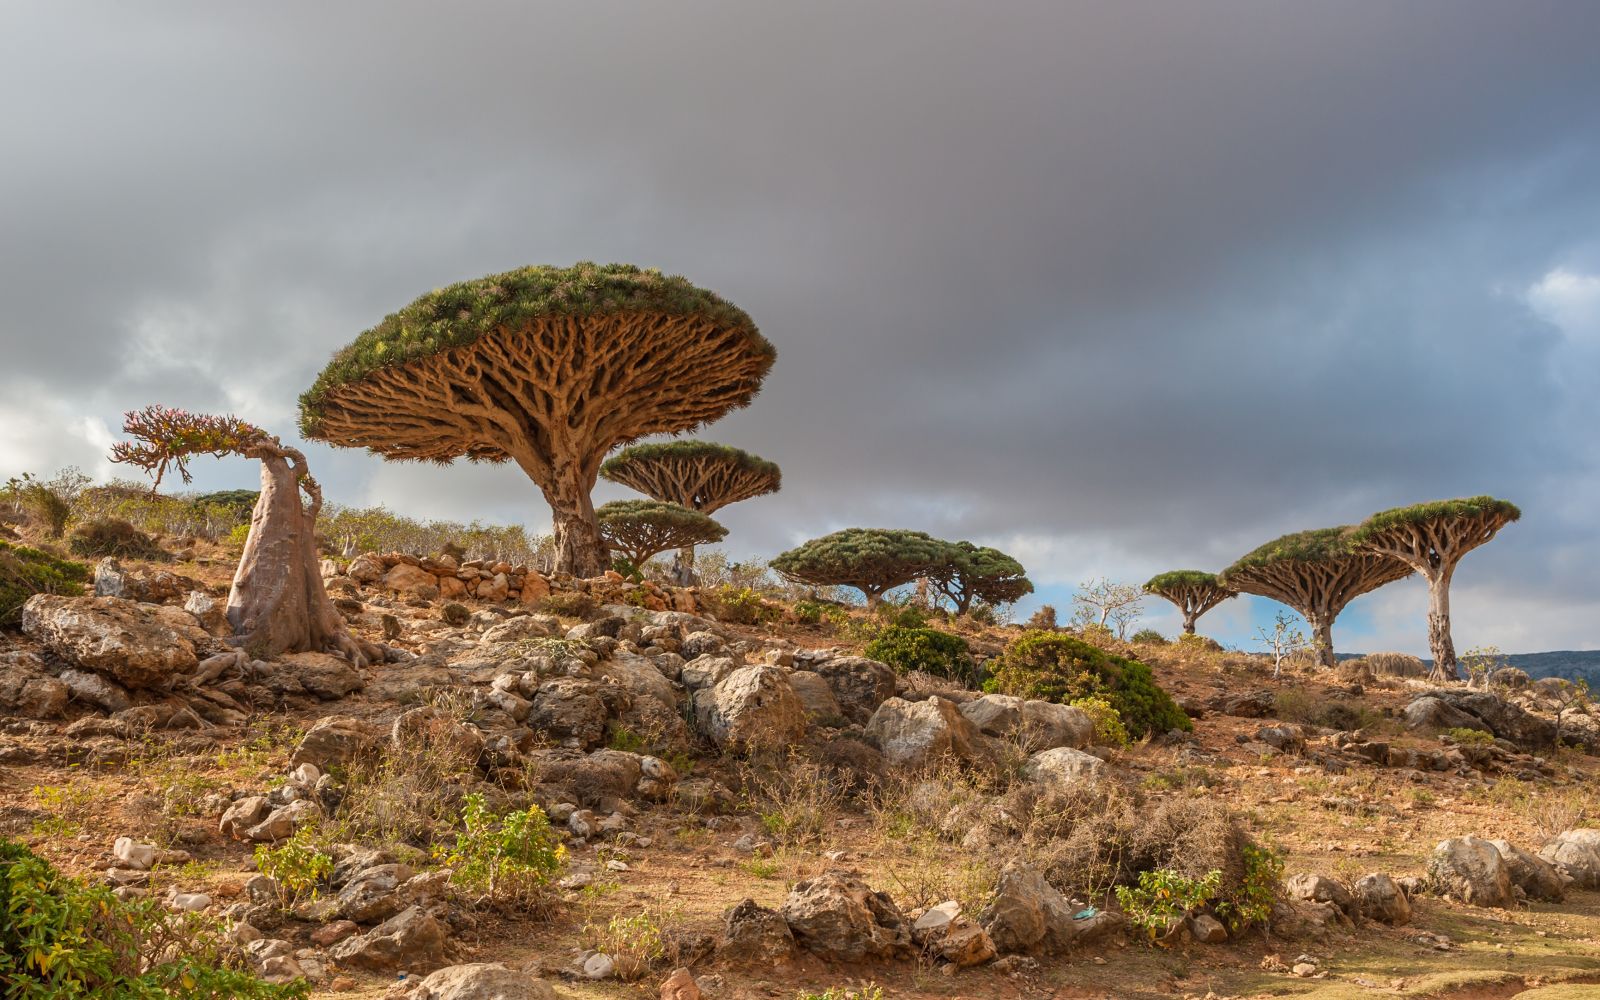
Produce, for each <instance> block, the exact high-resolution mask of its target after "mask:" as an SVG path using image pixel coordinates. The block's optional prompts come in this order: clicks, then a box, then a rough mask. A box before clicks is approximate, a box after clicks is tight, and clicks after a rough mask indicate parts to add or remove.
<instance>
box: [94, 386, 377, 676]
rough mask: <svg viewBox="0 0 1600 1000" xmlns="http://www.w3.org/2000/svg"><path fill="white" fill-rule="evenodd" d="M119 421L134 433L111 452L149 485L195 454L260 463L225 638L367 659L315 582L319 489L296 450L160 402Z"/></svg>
mask: <svg viewBox="0 0 1600 1000" xmlns="http://www.w3.org/2000/svg"><path fill="white" fill-rule="evenodd" d="M122 430H123V432H124V433H125V434H128V435H131V436H132V437H133V438H134V440H133V441H121V442H118V443H117V444H115V445H113V446H112V448H111V460H112V461H113V462H126V463H127V464H129V465H133V466H136V467H138V468H140V469H143V470H144V471H145V472H147V473H149V474H150V475H151V476H152V477H153V478H154V483H153V484H152V486H151V490H152V492H153V491H154V490H155V489H156V488H158V487H160V485H161V479H162V477H163V476H165V475H166V472H167V470H168V469H169V468H176V469H177V470H178V474H179V475H181V476H182V477H183V481H184V482H185V483H188V482H189V481H190V475H189V465H188V462H189V459H190V458H192V457H194V456H195V455H211V456H214V457H217V458H221V457H224V456H228V455H239V456H242V457H244V458H253V459H255V460H256V461H258V462H260V463H261V496H260V497H259V498H258V499H257V500H256V505H255V510H254V511H253V512H252V513H251V515H250V534H249V537H248V538H247V539H246V540H245V543H244V553H243V555H241V556H240V558H239V567H238V569H237V570H236V571H235V572H234V574H233V586H232V588H231V589H230V590H229V592H228V623H229V624H230V625H231V626H233V638H232V639H231V640H230V641H231V642H232V643H233V644H234V645H237V646H241V647H243V648H245V649H246V650H248V651H249V652H250V653H251V654H252V655H255V656H263V657H265V656H274V655H276V654H278V653H299V652H321V651H324V650H327V651H336V652H341V653H343V654H344V655H345V656H347V657H348V658H349V659H350V660H351V662H353V663H355V664H357V665H358V666H364V665H365V664H366V663H367V655H366V653H365V651H364V650H363V649H362V647H361V645H360V644H359V643H358V642H357V641H356V640H355V639H354V638H353V637H352V636H351V635H350V633H349V631H347V630H346V629H345V627H344V620H343V619H342V618H340V617H339V613H338V611H337V610H335V608H334V606H333V602H332V601H330V600H329V599H328V592H327V591H326V590H325V589H323V586H322V572H321V563H320V560H319V559H318V558H317V546H316V531H315V528H316V523H317V514H318V513H319V512H320V511H321V509H322V488H321V487H320V486H318V485H317V481H316V480H315V479H313V478H312V477H311V473H310V472H309V471H308V470H307V469H306V457H305V455H303V454H302V453H301V452H300V451H299V450H298V449H295V448H291V447H289V446H288V445H285V444H284V443H283V442H281V441H279V440H278V439H277V438H276V437H273V436H272V435H271V434H268V433H267V432H266V431H264V430H262V429H261V428H259V427H257V426H255V425H254V424H249V423H246V422H245V421H243V420H240V419H239V418H237V417H232V416H220V417H219V416H207V415H202V414H195V413H188V412H185V411H183V410H175V409H171V408H168V407H164V406H147V407H145V408H144V409H143V410H139V411H137V412H130V413H128V414H127V416H126V419H124V421H123V425H122ZM302 494H303V495H304V499H302Z"/></svg>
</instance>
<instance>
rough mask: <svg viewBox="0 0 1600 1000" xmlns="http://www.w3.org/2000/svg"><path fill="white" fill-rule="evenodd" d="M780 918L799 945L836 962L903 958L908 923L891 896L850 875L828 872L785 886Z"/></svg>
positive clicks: (907, 949)
mask: <svg viewBox="0 0 1600 1000" xmlns="http://www.w3.org/2000/svg"><path fill="white" fill-rule="evenodd" d="M782 913H783V919H784V921H785V922H786V923H787V924H788V925H789V930H790V931H791V932H793V934H794V937H795V940H796V941H798V942H799V943H800V946H801V947H803V948H805V949H806V950H807V951H809V952H811V953H812V954H815V955H818V956H820V957H822V958H826V959H832V960H834V961H839V962H860V961H863V960H866V959H889V958H906V957H909V956H910V955H911V953H912V943H911V924H910V922H909V921H908V920H906V918H905V915H904V914H902V913H901V912H900V908H899V907H897V906H896V905H895V904H894V900H892V899H890V898H889V896H888V895H886V894H885V893H882V892H874V891H872V890H871V889H869V888H867V885H866V883H864V882H862V881H861V880H860V879H857V878H855V877H854V876H850V875H844V874H840V873H836V872H828V873H825V874H823V875H819V876H817V877H816V878H812V879H807V880H805V881H803V882H800V883H798V884H796V885H795V887H794V888H793V889H791V890H789V895H788V896H787V897H786V898H785V899H784V901H783V908H782Z"/></svg>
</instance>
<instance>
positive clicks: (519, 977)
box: [408, 962, 561, 1000]
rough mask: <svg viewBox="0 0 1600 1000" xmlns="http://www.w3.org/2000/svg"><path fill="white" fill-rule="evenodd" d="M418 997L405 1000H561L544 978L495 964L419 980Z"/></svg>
mask: <svg viewBox="0 0 1600 1000" xmlns="http://www.w3.org/2000/svg"><path fill="white" fill-rule="evenodd" d="M420 985H421V991H422V992H421V995H420V996H416V997H411V996H409V995H408V1000H560V997H561V995H560V994H559V993H557V992H556V991H555V989H554V988H553V987H552V986H551V985H550V984H549V983H547V982H545V981H544V980H543V979H540V978H538V977H537V976H534V975H532V974H530V973H527V972H517V971H516V970H514V969H508V968H506V967H505V966H504V965H501V964H499V963H498V962H492V963H491V962H474V963H472V964H470V965H451V966H447V967H445V968H443V969H440V970H439V971H437V972H434V973H432V974H430V975H429V976H428V977H427V978H425V979H423V980H422V983H421V984H420Z"/></svg>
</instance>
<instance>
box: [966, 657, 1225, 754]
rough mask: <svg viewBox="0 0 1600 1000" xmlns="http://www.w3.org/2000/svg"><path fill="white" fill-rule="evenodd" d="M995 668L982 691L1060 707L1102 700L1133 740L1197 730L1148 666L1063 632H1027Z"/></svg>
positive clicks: (996, 663)
mask: <svg viewBox="0 0 1600 1000" xmlns="http://www.w3.org/2000/svg"><path fill="white" fill-rule="evenodd" d="M991 669H992V676H991V677H990V679H989V681H988V682H987V683H986V684H985V685H984V686H985V688H986V689H989V690H994V691H998V692H1000V693H1002V694H1012V695H1017V696H1018V697H1022V698H1039V699H1043V700H1045V701H1054V702H1059V703H1061V704H1071V703H1072V702H1073V701H1074V700H1076V699H1078V698H1086V697H1093V696H1100V697H1103V698H1104V699H1105V700H1106V701H1108V702H1110V704H1111V706H1112V707H1113V708H1115V709H1116V710H1117V714H1118V715H1119V716H1120V717H1121V720H1122V725H1123V726H1124V727H1125V728H1126V729H1127V731H1128V735H1129V736H1131V737H1133V738H1134V739H1139V738H1141V737H1143V736H1145V735H1146V734H1148V733H1152V732H1156V733H1164V732H1167V731H1168V730H1171V729H1181V730H1185V731H1188V730H1191V729H1193V728H1194V724H1193V723H1192V722H1190V721H1189V717H1188V716H1187V715H1185V714H1184V713H1183V709H1181V708H1179V707H1178V706H1177V703H1176V702H1174V701H1173V700H1172V696H1171V695H1169V694H1167V692H1166V691H1165V690H1163V689H1162V688H1161V687H1160V685H1158V684H1156V681H1155V676H1154V675H1153V674H1152V673H1151V672H1150V668H1149V667H1148V666H1146V665H1145V664H1144V663H1141V662H1140V661H1138V660H1132V659H1128V658H1126V657H1122V656H1117V655H1115V654H1112V653H1108V652H1106V651H1105V650H1103V649H1101V648H1099V647H1098V646H1094V645H1091V644H1090V643H1087V642H1084V641H1083V640H1082V639H1077V638H1074V637H1072V636H1069V635H1063V634H1061V633H1059V632H1044V631H1028V632H1024V633H1023V634H1022V635H1021V636H1019V637H1017V638H1016V639H1014V640H1012V642H1011V644H1010V645H1009V646H1007V647H1006V650H1005V652H1004V653H1003V654H1002V655H1001V656H1000V657H999V658H998V659H997V660H996V661H994V665H993V667H992V668H991Z"/></svg>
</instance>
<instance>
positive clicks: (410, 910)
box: [329, 906, 445, 972]
mask: <svg viewBox="0 0 1600 1000" xmlns="http://www.w3.org/2000/svg"><path fill="white" fill-rule="evenodd" d="M444 942H445V929H444V925H443V924H441V923H439V921H438V920H436V919H435V918H434V917H433V916H431V915H430V914H429V913H428V912H427V911H426V910H424V909H423V908H422V907H420V906H409V907H407V908H406V909H404V910H401V911H400V912H399V913H397V914H395V915H394V916H393V917H390V918H389V919H388V920H386V921H384V922H383V923H381V924H379V925H378V926H377V927H374V928H373V929H372V930H370V931H368V932H367V933H365V934H361V935H359V936H357V937H352V938H347V939H346V940H344V941H341V942H340V943H339V944H337V945H335V946H334V948H333V950H332V951H330V952H329V954H330V955H332V957H333V958H334V960H335V961H337V962H340V963H341V964H344V965H347V966H349V967H351V968H353V969H361V970H365V971H368V972H392V971H394V970H396V969H402V968H403V969H407V970H418V971H421V970H427V969H433V968H437V967H438V966H440V965H443V964H444V960H445V958H444Z"/></svg>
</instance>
